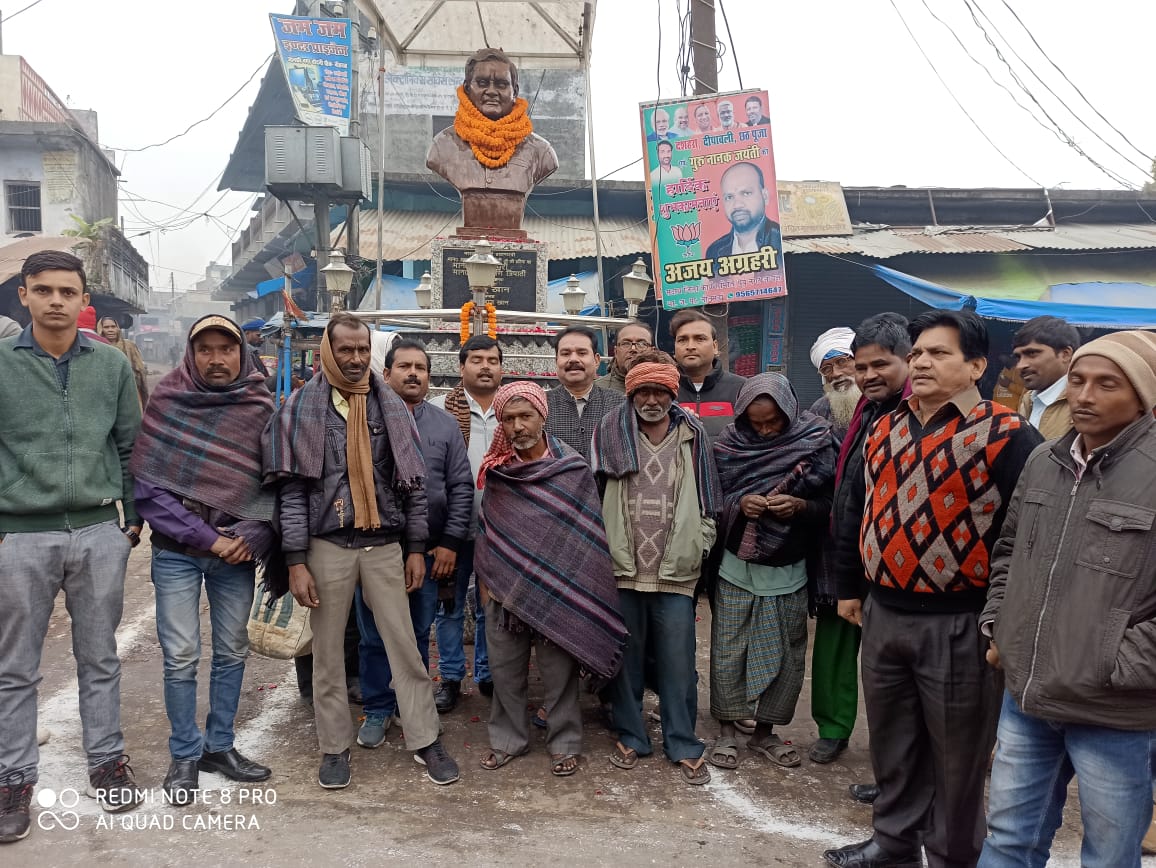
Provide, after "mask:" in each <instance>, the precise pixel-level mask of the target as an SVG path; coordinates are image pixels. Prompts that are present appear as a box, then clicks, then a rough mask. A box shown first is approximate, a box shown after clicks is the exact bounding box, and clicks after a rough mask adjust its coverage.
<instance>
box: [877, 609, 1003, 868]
mask: <svg viewBox="0 0 1156 868" xmlns="http://www.w3.org/2000/svg"><path fill="white" fill-rule="evenodd" d="M986 650H987V640H986V639H985V638H983V636H982V635H981V634H980V632H979V627H978V625H977V623H976V616H975V614H973V613H963V614H931V613H927V612H919V613H915V612H902V611H899V610H896V609H889V608H887V606H884V605H881V604H879V603H877V602H876V601H875V600H874V599H872V598H871V597H868V598H867V602H866V603H865V604H864V606H863V699H864V701H865V703H866V706H867V723H868V724H869V726H870V727H871V765H872V767H873V768H874V771H875V780H876V782H877V783H878V784H879V798H878V799H876V800H875V804H874V812H875V816H874V826H875V840H876V841H877V842H878V843H879V845H880V846H881V847H883V848H884V849H885V850H887V851H889V852H892V853H896V854H902V853H905V852H910V851H913V850H917V849H918V847H919V841H920V834H921V833H922V839H923V847H924V849H925V850H926V851H927V864H928V865H929V866H930V868H964V866H974V865H975V864H976V862H977V861H978V860H979V853H980V849H981V847H982V845H983V838H984V834H985V832H986V829H987V825H986V822H985V818H984V814H983V786H984V780H985V778H986V772H987V762H988V759H989V758H990V757H991V749H992V746H993V745H994V744H995V730H996V723H997V721H998V719H999V708H1000V700H1001V697H1002V694H1003V675H1002V673H999V672H997V671H996V670H994V669H992V668H991V667H990V666H988V665H987V662H986V661H985V660H984V653H985V652H986Z"/></svg>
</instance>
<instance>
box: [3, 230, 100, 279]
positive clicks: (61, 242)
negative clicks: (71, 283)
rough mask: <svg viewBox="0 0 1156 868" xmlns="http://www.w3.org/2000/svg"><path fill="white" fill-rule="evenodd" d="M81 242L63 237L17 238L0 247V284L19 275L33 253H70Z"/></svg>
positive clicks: (37, 236)
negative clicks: (57, 251)
mask: <svg viewBox="0 0 1156 868" xmlns="http://www.w3.org/2000/svg"><path fill="white" fill-rule="evenodd" d="M80 242H81V239H80V238H69V237H67V236H64V235H36V236H33V237H31V238H18V239H16V240H15V241H13V242H12V243H11V244H5V245H4V246H3V247H0V283H5V282H7V281H8V280H10V279H11V278H13V277H15V276H16V275H17V274H19V273H20V269H21V268H23V267H24V260H25V259H27V258H28V257H29V256H31V255H32V254H33V253H40V252H42V251H44V250H63V251H66V252H69V253H71V252H72V251H73V250H74V249H75V248H76V246H77V245H78V244H79V243H80Z"/></svg>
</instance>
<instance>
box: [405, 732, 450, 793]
mask: <svg viewBox="0 0 1156 868" xmlns="http://www.w3.org/2000/svg"><path fill="white" fill-rule="evenodd" d="M413 761H414V762H415V763H417V764H418V765H423V766H425V776H426V777H427V778H429V779H430V780H431V781H433V782H434V783H435V784H438V785H439V786H443V787H444V786H446V785H447V784H452V783H453V782H454V781H456V780H457V779H458V764H457V763H456V762H454V760H453V757H451V756H450V755H449V754H448V753H446V749H445V748H444V747H442V743H441V740H440V739H438V740H437V741H435V742H434V743H433V744H431V745H429V746H428V747H423V748H422V749H421V750H419V751H415V752H414V755H413Z"/></svg>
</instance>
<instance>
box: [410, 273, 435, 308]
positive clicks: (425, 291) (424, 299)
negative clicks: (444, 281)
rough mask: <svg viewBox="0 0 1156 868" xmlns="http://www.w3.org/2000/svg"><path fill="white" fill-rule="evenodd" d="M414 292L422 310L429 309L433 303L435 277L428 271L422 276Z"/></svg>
mask: <svg viewBox="0 0 1156 868" xmlns="http://www.w3.org/2000/svg"><path fill="white" fill-rule="evenodd" d="M413 294H414V295H415V296H416V297H417V306H418V307H420V308H421V309H422V310H429V308H430V305H431V304H433V278H431V277H430V275H429V272H428V271H427V272H426V273H425V274H423V275H422V276H421V282H420V283H419V284H418V285H417V288H416V289H414V291H413Z"/></svg>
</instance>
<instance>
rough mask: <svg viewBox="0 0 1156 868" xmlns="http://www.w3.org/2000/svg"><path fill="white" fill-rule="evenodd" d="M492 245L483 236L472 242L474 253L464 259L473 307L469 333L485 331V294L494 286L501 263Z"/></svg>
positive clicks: (475, 333)
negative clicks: (474, 242)
mask: <svg viewBox="0 0 1156 868" xmlns="http://www.w3.org/2000/svg"><path fill="white" fill-rule="evenodd" d="M492 251H493V245H492V244H490V242H489V241H487V240H486V239H485V238H482V239H481V240H479V241H478V242H477V243H476V244H474V255H473V256H471V257H470V258H469V259H467V260H466V261H465V266H466V278H467V279H468V280H469V283H470V292H471V293H472V294H473V302H474V307H473V311H472V323H471V330H470V333H471V334H472V335H482V334H485V333H486V295H487V293H489V291H490V290H491V289H493V288H494V280H495V279H496V278H497V276H498V269H499V268H500V267H501V265H502V263H501V262H499V261H498V260H497V259H496V258H495V257H494V254H493V252H492Z"/></svg>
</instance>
